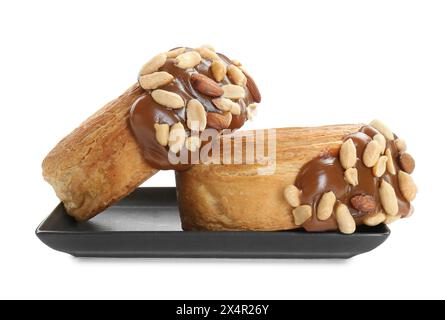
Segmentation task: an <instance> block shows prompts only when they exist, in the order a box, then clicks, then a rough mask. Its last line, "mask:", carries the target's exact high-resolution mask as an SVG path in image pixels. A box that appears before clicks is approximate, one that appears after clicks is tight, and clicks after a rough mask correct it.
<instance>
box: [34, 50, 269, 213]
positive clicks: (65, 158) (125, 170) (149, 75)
mask: <svg viewBox="0 0 445 320" xmlns="http://www.w3.org/2000/svg"><path fill="white" fill-rule="evenodd" d="M212 79H213V80H212ZM215 99H216V100H215ZM260 100H261V96H260V94H259V92H258V89H257V87H256V85H255V83H254V82H253V80H252V79H251V78H250V77H249V76H248V75H247V73H246V72H245V70H244V69H243V67H242V66H241V64H239V63H237V62H232V61H231V60H229V59H228V58H227V57H225V56H224V55H222V54H217V53H215V52H214V50H213V49H212V48H209V47H200V48H197V49H194V50H192V49H188V48H177V49H174V50H170V51H168V52H166V53H161V54H159V55H157V56H155V57H154V58H153V59H151V60H150V61H149V62H148V63H147V64H145V65H144V67H143V68H142V70H141V72H140V76H139V83H138V84H135V85H133V86H131V87H130V88H129V89H128V90H127V91H126V92H125V93H124V94H122V95H121V96H119V97H118V98H117V99H115V100H113V101H111V102H110V103H108V104H107V105H106V106H104V107H103V108H101V109H100V110H99V111H97V112H96V113H95V114H94V115H92V116H91V117H90V118H88V119H87V120H86V121H85V122H84V123H82V124H81V125H80V126H79V127H78V128H77V129H75V130H74V131H73V132H71V133H70V134H69V135H68V136H66V137H65V138H64V139H63V140H61V141H60V142H59V143H58V144H57V146H56V147H55V148H54V149H53V150H52V151H51V152H50V153H49V154H48V155H47V156H46V158H45V159H44V161H43V164H42V168H43V176H44V178H45V180H46V181H48V182H49V183H50V184H51V185H52V187H53V188H54V190H55V192H56V194H57V196H58V197H59V198H60V199H61V200H62V202H63V204H64V206H65V208H66V211H67V212H68V214H69V215H71V216H73V217H74V218H75V219H76V220H79V221H83V220H88V219H90V218H92V217H94V216H95V215H96V214H98V213H100V212H101V211H103V210H105V209H106V208H107V207H108V206H110V205H112V204H113V203H115V202H116V201H118V200H120V199H122V198H123V197H125V196H126V195H128V194H129V193H131V192H132V191H133V190H134V189H136V188H137V187H138V186H139V185H140V184H142V183H143V182H144V181H145V180H147V179H148V178H150V177H151V176H152V175H154V174H155V173H156V172H157V171H158V169H171V168H175V169H185V168H186V167H187V166H188V165H172V164H170V163H168V162H167V155H168V150H170V151H172V152H171V153H176V152H178V151H180V150H181V149H184V145H185V146H186V148H187V149H188V150H196V149H199V145H200V144H201V141H200V140H199V138H197V137H189V135H190V134H191V130H190V127H189V124H190V126H191V127H192V125H197V127H196V128H195V127H193V129H194V131H197V132H199V131H202V130H203V129H204V128H205V127H206V126H208V127H212V128H216V129H218V130H221V129H225V128H239V127H241V126H242V124H243V123H244V122H245V121H246V119H248V118H250V117H251V116H252V114H253V113H254V111H255V108H256V104H255V103H254V102H259V101H260ZM130 110H132V111H131V112H130ZM130 123H131V125H130ZM217 133H218V131H217Z"/></svg>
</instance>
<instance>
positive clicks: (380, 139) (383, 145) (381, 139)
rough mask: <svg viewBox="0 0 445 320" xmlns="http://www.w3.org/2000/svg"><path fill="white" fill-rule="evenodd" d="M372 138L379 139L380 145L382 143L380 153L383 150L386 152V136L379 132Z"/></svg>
mask: <svg viewBox="0 0 445 320" xmlns="http://www.w3.org/2000/svg"><path fill="white" fill-rule="evenodd" d="M372 140H375V141H377V142H378V143H379V145H380V148H381V149H380V153H381V154H382V153H383V152H385V149H386V139H385V137H384V136H383V134H381V133H377V134H376V135H375V136H374V137H373V138H372Z"/></svg>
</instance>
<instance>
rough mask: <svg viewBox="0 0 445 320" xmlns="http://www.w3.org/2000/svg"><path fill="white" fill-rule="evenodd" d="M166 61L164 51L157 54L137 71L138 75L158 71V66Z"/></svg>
mask: <svg viewBox="0 0 445 320" xmlns="http://www.w3.org/2000/svg"><path fill="white" fill-rule="evenodd" d="M165 61H167V55H166V54H165V53H161V54H158V55H157V56H154V57H153V58H152V59H151V60H150V61H148V62H147V63H146V64H145V65H144V66H143V67H142V69H141V71H140V72H139V75H140V76H144V75H146V74H150V73H153V72H155V71H158V70H159V68H160V67H162V66H163V65H164V64H165Z"/></svg>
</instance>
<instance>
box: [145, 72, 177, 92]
mask: <svg viewBox="0 0 445 320" xmlns="http://www.w3.org/2000/svg"><path fill="white" fill-rule="evenodd" d="M173 79H174V77H173V76H172V75H171V74H170V73H168V72H165V71H161V72H153V73H150V74H146V75H144V76H141V77H140V78H139V84H140V86H141V87H142V89H145V90H153V89H157V88H159V87H162V86H165V85H167V84H169V83H170V82H172V81H173Z"/></svg>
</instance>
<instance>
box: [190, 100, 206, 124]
mask: <svg viewBox="0 0 445 320" xmlns="http://www.w3.org/2000/svg"><path fill="white" fill-rule="evenodd" d="M186 112H187V127H188V128H189V129H190V130H192V131H203V130H204V129H205V128H206V126H207V117H206V111H205V109H204V106H203V105H202V104H201V102H199V100H197V99H192V100H190V101H189V102H188V103H187V109H186Z"/></svg>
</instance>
